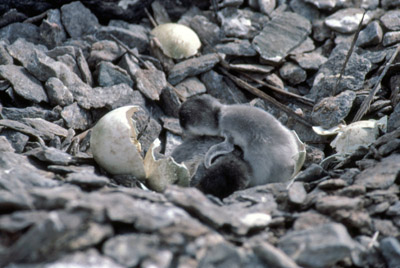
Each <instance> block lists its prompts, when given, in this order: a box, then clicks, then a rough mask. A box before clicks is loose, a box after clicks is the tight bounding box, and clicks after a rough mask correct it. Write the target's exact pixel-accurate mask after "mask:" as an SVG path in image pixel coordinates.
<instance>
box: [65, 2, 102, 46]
mask: <svg viewBox="0 0 400 268" xmlns="http://www.w3.org/2000/svg"><path fill="white" fill-rule="evenodd" d="M77 10H79V12H77ZM61 20H62V23H63V25H64V27H65V29H66V31H67V32H68V34H69V36H71V37H72V38H79V37H82V36H84V35H87V34H92V33H94V32H95V31H96V30H97V29H98V28H99V27H100V24H99V21H98V20H97V17H96V16H95V15H94V14H93V13H92V12H91V11H90V9H88V8H86V7H85V6H84V5H83V4H82V3H81V2H79V1H76V2H72V3H70V4H66V5H63V6H62V7H61Z"/></svg>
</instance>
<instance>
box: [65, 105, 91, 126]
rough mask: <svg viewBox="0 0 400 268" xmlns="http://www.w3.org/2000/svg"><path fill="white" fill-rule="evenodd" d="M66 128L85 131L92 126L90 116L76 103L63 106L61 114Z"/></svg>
mask: <svg viewBox="0 0 400 268" xmlns="http://www.w3.org/2000/svg"><path fill="white" fill-rule="evenodd" d="M61 117H62V118H63V119H64V121H65V123H66V125H67V127H68V128H72V129H81V130H86V129H87V128H88V127H89V126H90V125H91V124H92V118H91V115H90V114H89V113H88V112H87V111H86V110H85V109H82V108H81V107H79V106H78V104H77V103H76V102H74V103H73V104H71V105H68V106H65V107H64V109H63V110H62V112H61Z"/></svg>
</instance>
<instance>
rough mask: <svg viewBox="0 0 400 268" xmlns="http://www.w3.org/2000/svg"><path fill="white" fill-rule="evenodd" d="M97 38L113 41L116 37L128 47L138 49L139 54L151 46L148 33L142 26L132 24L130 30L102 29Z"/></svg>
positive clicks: (117, 28) (99, 30)
mask: <svg viewBox="0 0 400 268" xmlns="http://www.w3.org/2000/svg"><path fill="white" fill-rule="evenodd" d="M95 36H96V38H97V39H98V40H113V39H112V37H111V36H115V37H116V38H117V39H118V40H120V41H121V42H122V43H124V44H126V45H127V46H128V47H130V48H137V49H138V50H139V52H144V51H145V50H146V49H147V47H148V46H149V37H148V31H147V30H146V28H144V27H143V26H141V25H134V24H131V25H130V28H129V29H124V28H120V27H115V26H107V27H101V28H100V29H98V30H97V31H96V34H95Z"/></svg>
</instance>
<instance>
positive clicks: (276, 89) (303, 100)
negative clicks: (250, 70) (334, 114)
mask: <svg viewBox="0 0 400 268" xmlns="http://www.w3.org/2000/svg"><path fill="white" fill-rule="evenodd" d="M240 74H241V75H243V76H245V77H246V78H248V79H251V80H253V81H254V82H256V83H258V84H260V85H263V86H265V87H267V88H269V89H271V90H273V91H274V92H275V93H278V94H281V95H285V96H288V97H292V98H295V99H296V100H298V101H299V102H301V103H303V104H305V105H308V106H310V107H313V106H314V101H313V100H310V99H308V98H306V97H303V96H300V95H297V94H295V93H291V92H288V91H284V90H282V89H280V88H279V87H275V86H273V85H270V84H268V83H266V82H264V81H262V80H260V79H257V78H254V77H252V76H251V75H249V74H247V73H244V72H240Z"/></svg>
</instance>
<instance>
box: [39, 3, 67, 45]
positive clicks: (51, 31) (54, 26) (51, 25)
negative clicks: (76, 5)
mask: <svg viewBox="0 0 400 268" xmlns="http://www.w3.org/2000/svg"><path fill="white" fill-rule="evenodd" d="M39 29H40V36H41V37H42V38H43V40H44V41H45V43H46V45H47V47H49V48H53V47H55V46H59V45H61V44H62V42H64V41H65V40H66V39H67V33H66V32H65V30H64V26H63V25H62V23H61V12H60V10H59V9H50V10H48V11H47V18H46V19H45V20H43V21H42V24H40V27H39Z"/></svg>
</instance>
